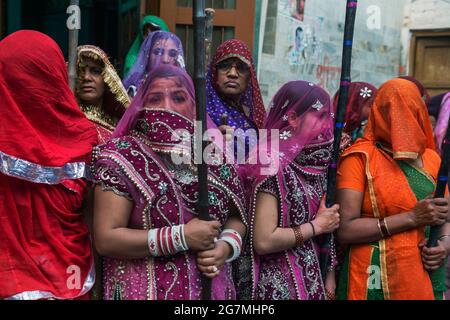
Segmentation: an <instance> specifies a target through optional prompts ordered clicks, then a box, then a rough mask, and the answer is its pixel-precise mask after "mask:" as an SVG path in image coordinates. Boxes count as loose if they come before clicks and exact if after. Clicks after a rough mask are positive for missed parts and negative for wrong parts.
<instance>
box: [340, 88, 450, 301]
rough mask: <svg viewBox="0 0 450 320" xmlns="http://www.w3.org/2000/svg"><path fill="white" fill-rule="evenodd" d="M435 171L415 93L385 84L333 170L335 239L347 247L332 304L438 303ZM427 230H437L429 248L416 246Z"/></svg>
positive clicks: (441, 220) (443, 217)
mask: <svg viewBox="0 0 450 320" xmlns="http://www.w3.org/2000/svg"><path fill="white" fill-rule="evenodd" d="M439 166H440V158H439V155H438V154H437V153H436V151H435V145H434V140H433V132H432V128H431V124H430V121H429V118H428V113H427V110H426V106H425V104H424V102H423V100H422V99H421V96H420V93H419V90H418V89H417V88H416V86H415V85H414V84H413V83H411V82H409V81H407V80H403V79H395V80H391V81H388V82H387V83H385V84H384V85H383V86H382V87H381V88H380V91H379V92H378V95H377V97H376V99H375V101H374V104H373V107H372V111H371V115H370V118H369V124H368V126H367V129H366V132H365V134H364V136H363V138H362V139H360V140H359V141H357V142H356V143H355V144H354V145H353V146H352V147H350V148H349V149H347V150H346V151H345V152H344V153H343V155H342V160H341V163H340V165H339V171H338V186H337V188H338V194H337V196H338V203H339V204H340V205H341V227H340V229H339V231H338V237H339V240H340V242H341V243H343V244H345V245H348V248H347V254H346V259H345V262H344V265H343V268H342V272H341V274H340V283H339V288H338V297H339V298H340V299H351V300H365V299H369V300H389V299H392V300H407V299H414V300H426V299H430V300H431V299H435V298H436V299H442V298H443V290H441V289H442V288H438V287H437V286H434V285H435V284H438V285H439V286H441V287H442V285H443V281H444V279H443V278H442V277H441V275H442V274H440V273H439V274H436V275H437V276H438V277H439V279H431V278H430V275H429V273H428V272H429V271H434V270H436V269H439V268H441V266H442V265H443V263H444V260H445V258H446V257H447V254H448V252H449V250H450V225H449V224H448V223H447V219H448V199H445V198H441V199H431V197H432V196H433V193H434V190H435V186H436V179H437V175H438V170H439ZM430 225H431V226H436V225H443V228H442V231H441V234H440V238H439V246H438V247H436V248H426V247H425V246H424V244H425V243H426V242H425V241H426V239H425V237H426V236H425V231H426V228H428V227H427V226H430ZM441 278H442V279H441ZM411 280H413V281H411ZM434 280H437V281H434Z"/></svg>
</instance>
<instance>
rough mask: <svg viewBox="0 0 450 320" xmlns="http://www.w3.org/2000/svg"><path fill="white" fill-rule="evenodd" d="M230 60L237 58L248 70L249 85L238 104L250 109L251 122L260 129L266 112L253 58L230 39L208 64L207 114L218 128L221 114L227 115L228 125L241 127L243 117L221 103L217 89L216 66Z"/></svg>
mask: <svg viewBox="0 0 450 320" xmlns="http://www.w3.org/2000/svg"><path fill="white" fill-rule="evenodd" d="M230 58H237V59H239V60H241V61H242V62H244V63H245V64H247V65H248V66H249V68H250V79H249V85H248V88H247V90H246V92H244V94H243V95H242V97H241V101H240V103H241V104H242V105H245V106H246V107H248V108H250V118H251V120H252V121H253V122H254V123H255V125H256V127H257V128H262V127H263V125H264V119H265V115H266V111H265V108H264V103H263V100H262V96H261V91H260V88H259V84H258V80H257V77H256V72H255V68H254V65H253V58H252V54H251V52H250V49H249V48H248V47H247V45H246V44H245V43H244V42H242V41H240V40H236V39H232V40H228V41H225V42H224V43H222V45H220V46H219V48H217V51H216V54H215V55H214V58H213V60H212V62H211V64H210V67H209V71H208V76H207V85H206V92H207V111H208V114H209V116H210V117H211V118H212V120H213V121H214V123H215V124H216V125H218V126H220V125H221V118H222V115H223V114H227V115H228V116H229V120H230V122H231V123H229V124H230V125H235V126H236V127H241V126H243V123H244V121H245V120H244V118H245V115H240V114H239V112H238V111H237V110H235V108H234V107H232V106H230V105H228V104H227V103H226V102H225V101H223V99H222V98H221V97H220V95H219V91H218V87H217V64H218V63H220V62H222V61H224V60H227V59H230Z"/></svg>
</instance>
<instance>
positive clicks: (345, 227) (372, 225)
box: [338, 212, 417, 244]
mask: <svg viewBox="0 0 450 320" xmlns="http://www.w3.org/2000/svg"><path fill="white" fill-rule="evenodd" d="M378 221H379V219H377V218H356V219H353V220H350V221H347V222H344V223H342V224H341V228H340V229H339V230H338V236H339V240H340V242H341V243H343V244H363V243H370V242H374V241H379V240H381V239H382V235H381V232H380V228H379V227H378ZM386 227H387V229H388V230H389V233H390V234H391V235H393V234H396V233H401V232H404V231H408V230H411V229H414V228H416V227H417V226H416V225H415V223H414V220H413V219H412V218H411V213H410V212H404V213H401V214H397V215H394V216H390V217H387V218H386Z"/></svg>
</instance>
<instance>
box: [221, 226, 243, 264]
mask: <svg viewBox="0 0 450 320" xmlns="http://www.w3.org/2000/svg"><path fill="white" fill-rule="evenodd" d="M220 240H222V241H225V242H226V243H228V244H229V245H230V246H231V248H232V249H233V255H232V256H231V258H229V259H228V260H226V261H225V262H227V263H229V262H233V261H235V260H236V259H237V258H239V257H240V255H241V252H242V237H241V235H240V234H239V233H238V232H237V231H235V230H232V229H226V230H224V231H223V232H222V234H221V236H220Z"/></svg>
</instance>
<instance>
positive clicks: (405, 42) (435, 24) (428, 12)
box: [401, 0, 450, 74]
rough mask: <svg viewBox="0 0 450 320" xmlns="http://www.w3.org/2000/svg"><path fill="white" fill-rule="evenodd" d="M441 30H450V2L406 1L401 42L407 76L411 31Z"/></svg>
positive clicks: (429, 0)
mask: <svg viewBox="0 0 450 320" xmlns="http://www.w3.org/2000/svg"><path fill="white" fill-rule="evenodd" d="M441 29H447V30H448V29H450V0H406V2H405V9H404V22H403V29H402V40H401V41H402V69H403V70H404V73H405V74H406V73H408V67H409V56H410V40H411V31H412V30H441ZM449 54H450V52H449Z"/></svg>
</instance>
